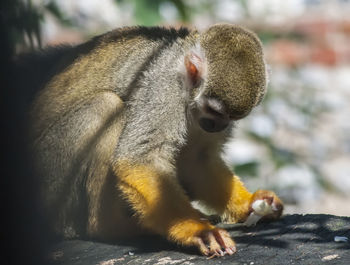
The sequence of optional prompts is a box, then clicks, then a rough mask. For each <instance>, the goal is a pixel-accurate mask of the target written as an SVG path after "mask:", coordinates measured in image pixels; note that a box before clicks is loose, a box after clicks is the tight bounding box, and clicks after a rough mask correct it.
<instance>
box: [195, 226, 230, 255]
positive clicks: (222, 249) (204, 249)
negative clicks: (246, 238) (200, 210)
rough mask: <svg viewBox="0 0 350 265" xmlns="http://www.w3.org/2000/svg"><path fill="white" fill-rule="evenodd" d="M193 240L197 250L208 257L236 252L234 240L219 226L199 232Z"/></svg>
mask: <svg viewBox="0 0 350 265" xmlns="http://www.w3.org/2000/svg"><path fill="white" fill-rule="evenodd" d="M194 242H195V245H196V246H197V247H198V249H199V251H200V252H201V253H202V254H203V255H206V256H209V258H213V257H220V256H225V255H226V254H228V255H233V254H234V253H235V252H236V245H235V242H234V241H233V240H232V239H231V237H230V235H229V233H228V232H227V231H226V230H224V229H220V228H214V229H212V230H206V231H203V232H201V233H200V234H199V236H196V237H195V241H194Z"/></svg>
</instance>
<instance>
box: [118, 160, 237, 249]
mask: <svg viewBox="0 0 350 265" xmlns="http://www.w3.org/2000/svg"><path fill="white" fill-rule="evenodd" d="M115 172H116V173H117V174H118V178H119V184H118V187H119V189H120V190H121V191H122V193H123V195H124V197H125V198H126V199H127V201H128V202H129V203H130V204H131V206H132V207H133V209H134V210H135V212H136V213H137V215H138V217H139V220H140V224H141V225H142V226H143V227H144V228H147V229H149V230H151V231H152V232H155V233H157V234H160V235H163V236H165V237H167V238H168V239H169V240H171V241H173V242H176V243H179V244H182V245H186V246H197V247H198V248H199V250H200V251H201V252H202V253H203V254H205V255H209V254H217V255H222V254H223V252H222V250H221V249H224V250H225V251H226V252H227V253H229V254H233V252H234V251H235V247H234V242H233V241H232V240H231V239H230V237H229V235H228V234H227V232H226V231H224V230H221V229H217V228H215V227H214V226H213V225H211V224H210V223H209V222H207V221H200V214H199V213H198V212H197V211H196V210H195V209H193V208H192V206H191V204H190V203H189V200H188V198H187V196H186V195H185V194H184V192H183V190H182V188H181V187H180V185H179V184H178V183H177V181H176V179H175V178H174V176H171V175H169V174H166V173H164V172H162V171H161V170H159V169H157V168H156V167H155V166H154V165H150V164H148V165H141V164H139V165H136V164H132V163H129V162H127V161H123V162H122V161H120V162H118V163H117V164H116V168H115ZM206 244H208V245H209V248H208V247H207V245H206Z"/></svg>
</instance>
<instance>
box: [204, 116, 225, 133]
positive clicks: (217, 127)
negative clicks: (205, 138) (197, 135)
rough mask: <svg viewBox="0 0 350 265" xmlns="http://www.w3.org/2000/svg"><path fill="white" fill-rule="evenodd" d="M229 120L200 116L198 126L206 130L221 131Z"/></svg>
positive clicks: (211, 131)
mask: <svg viewBox="0 0 350 265" xmlns="http://www.w3.org/2000/svg"><path fill="white" fill-rule="evenodd" d="M228 124H229V121H227V120H223V119H215V118H214V119H211V118H206V117H205V118H200V119H199V126H200V127H201V128H202V129H203V130H204V131H206V132H210V133H215V132H221V131H223V130H224V129H226V128H227V126H228Z"/></svg>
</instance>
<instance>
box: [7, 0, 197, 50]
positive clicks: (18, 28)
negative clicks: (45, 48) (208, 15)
mask: <svg viewBox="0 0 350 265" xmlns="http://www.w3.org/2000/svg"><path fill="white" fill-rule="evenodd" d="M114 1H115V3H116V4H122V3H128V4H131V5H132V6H133V10H134V13H133V16H134V18H135V21H136V22H137V23H138V24H141V25H146V26H147V25H156V24H159V23H161V22H162V21H163V18H162V17H161V14H160V7H161V5H164V4H170V5H172V6H173V7H174V8H175V9H176V11H177V14H178V20H179V21H182V22H189V21H190V19H191V16H190V14H191V7H190V6H188V5H187V4H186V1H183V0H130V1H125V0H114ZM46 13H49V14H51V15H53V16H54V17H55V18H56V19H57V21H58V22H59V23H60V24H61V25H63V26H67V27H74V26H76V25H75V23H74V21H72V20H70V19H69V18H67V17H66V16H65V14H64V13H63V12H62V11H61V9H60V8H59V5H58V0H45V1H44V0H43V1H32V0H3V2H2V11H1V19H2V23H3V24H4V25H5V27H6V31H7V33H8V35H9V40H10V44H11V46H12V47H13V50H27V49H33V48H34V47H41V45H42V39H41V23H43V22H44V19H45V14H46Z"/></svg>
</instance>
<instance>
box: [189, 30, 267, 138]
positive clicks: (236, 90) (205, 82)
mask: <svg viewBox="0 0 350 265" xmlns="http://www.w3.org/2000/svg"><path fill="white" fill-rule="evenodd" d="M185 67H186V71H187V77H188V78H187V79H188V80H189V84H190V86H191V89H192V96H193V98H194V101H195V103H196V104H195V105H196V108H197V112H198V115H197V116H198V122H199V124H200V126H201V128H202V129H204V130H205V131H208V132H219V131H221V130H223V129H225V128H226V127H227V125H228V124H229V123H230V121H232V120H238V119H241V118H243V117H245V116H246V115H248V114H249V113H250V111H251V110H252V109H253V108H254V107H255V106H256V105H258V104H259V102H260V101H261V99H262V98H263V96H264V94H265V91H266V79H267V78H266V68H265V61H264V56H263V51H262V45H261V43H260V41H259V39H258V38H257V36H256V35H255V34H253V33H252V32H250V31H247V30H245V29H243V28H241V27H238V26H234V25H229V24H218V25H214V26H212V27H210V28H209V29H208V30H207V31H205V32H204V33H202V34H200V37H199V45H198V46H196V47H195V48H194V49H192V50H191V51H190V52H189V54H187V55H186V56H185Z"/></svg>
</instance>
